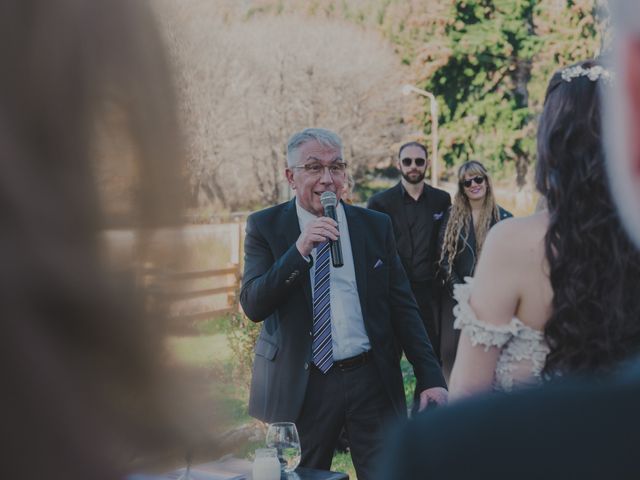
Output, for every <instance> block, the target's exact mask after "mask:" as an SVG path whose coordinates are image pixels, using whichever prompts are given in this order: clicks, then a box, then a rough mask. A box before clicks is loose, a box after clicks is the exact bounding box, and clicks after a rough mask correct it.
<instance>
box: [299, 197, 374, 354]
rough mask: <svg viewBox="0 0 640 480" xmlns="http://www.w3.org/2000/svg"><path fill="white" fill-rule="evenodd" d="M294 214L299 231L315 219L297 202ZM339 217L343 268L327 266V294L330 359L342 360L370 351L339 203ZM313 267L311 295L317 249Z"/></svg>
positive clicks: (345, 220)
mask: <svg viewBox="0 0 640 480" xmlns="http://www.w3.org/2000/svg"><path fill="white" fill-rule="evenodd" d="M296 212H297V214H298V223H299V225H300V231H303V230H304V228H305V227H306V226H307V225H308V224H309V222H311V221H313V220H314V219H315V218H316V216H315V215H313V214H312V213H310V212H308V211H307V210H305V209H304V208H303V207H302V206H301V205H300V203H298V200H297V199H296ZM336 214H337V217H338V230H339V231H340V243H341V244H342V257H343V261H344V265H343V266H342V267H340V268H334V266H333V264H331V263H330V264H329V266H330V269H331V273H330V276H329V278H330V282H331V286H330V293H329V295H330V296H331V307H330V308H331V340H332V344H333V359H334V360H342V359H345V358H350V357H354V356H356V355H359V354H361V353H362V352H366V351H367V350H370V349H371V344H370V343H369V337H368V336H367V332H366V330H365V328H364V320H363V319H362V309H361V308H360V296H359V295H358V286H357V284H356V270H355V268H354V265H353V252H352V251H351V238H350V237H349V225H348V224H347V217H346V215H345V213H344V207H343V206H342V203H339V204H338V206H337V208H336ZM311 256H312V257H313V265H314V266H313V267H312V268H311V270H310V271H309V275H310V276H311V291H312V292H313V285H314V274H315V267H316V261H315V260H316V249H315V248H314V249H313V251H312V252H311Z"/></svg>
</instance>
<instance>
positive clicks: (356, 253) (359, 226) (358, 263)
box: [343, 202, 367, 322]
mask: <svg viewBox="0 0 640 480" xmlns="http://www.w3.org/2000/svg"><path fill="white" fill-rule="evenodd" d="M343 206H344V213H345V215H346V217H347V223H348V224H349V238H350V240H351V254H352V256H353V268H354V270H355V272H356V285H357V286H358V297H359V298H360V308H361V310H362V318H363V319H366V318H367V311H366V310H367V308H366V307H367V246H366V241H365V235H364V233H365V232H366V226H365V225H364V224H363V222H362V219H361V218H360V215H358V211H357V210H356V209H355V208H354V207H352V206H351V205H348V204H346V203H344V202H343ZM365 322H366V320H365Z"/></svg>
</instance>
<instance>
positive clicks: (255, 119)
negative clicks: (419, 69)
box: [159, 0, 406, 209]
mask: <svg viewBox="0 0 640 480" xmlns="http://www.w3.org/2000/svg"><path fill="white" fill-rule="evenodd" d="M159 5H161V8H159V12H160V16H161V18H162V19H163V20H164V25H165V27H166V28H165V30H166V32H167V38H168V43H169V46H170V50H171V52H172V56H173V58H174V62H175V66H176V72H177V73H176V79H177V84H178V87H179V92H180V98H181V112H182V115H183V119H184V122H183V123H184V125H185V126H186V132H185V133H186V136H187V147H188V155H189V170H190V172H189V173H190V175H191V179H192V186H193V192H194V199H195V198H197V199H199V201H200V202H203V201H204V202H205V203H207V202H219V203H221V204H223V205H224V206H226V207H228V208H232V209H237V208H251V207H257V206H260V205H267V204H273V203H276V202H278V201H279V200H282V199H283V198H285V197H286V196H287V194H288V190H287V188H286V184H284V183H283V179H284V175H283V170H284V168H285V155H284V149H285V143H286V141H287V138H288V137H289V136H290V135H291V134H292V133H293V132H294V131H297V130H300V129H302V128H305V127H308V126H321V127H325V128H330V129H332V130H335V131H336V132H338V133H339V134H340V135H341V136H342V137H343V139H344V140H345V146H346V147H347V148H346V156H347V158H346V160H347V161H348V162H349V163H350V164H351V165H352V167H353V168H352V171H353V172H354V173H355V176H356V180H357V179H358V177H359V175H361V174H362V173H363V172H364V171H365V170H366V167H367V166H372V165H374V164H376V163H378V162H379V161H380V160H381V159H382V158H384V157H388V156H390V155H391V154H392V152H391V150H390V147H391V145H393V144H394V143H396V142H397V141H398V140H399V138H400V136H401V134H402V132H403V130H402V128H403V127H402V124H401V121H400V119H401V115H402V113H403V108H404V105H405V102H406V100H405V99H403V98H402V97H401V95H400V85H401V83H402V81H401V76H400V74H401V70H402V68H403V67H402V66H401V65H400V63H399V61H398V59H397V58H396V56H395V55H394V53H393V51H392V50H391V47H390V46H389V45H388V44H387V43H385V41H384V40H383V39H382V38H381V37H380V36H379V35H378V34H375V33H371V32H366V31H364V30H363V29H362V28H359V27H357V26H354V25H351V24H348V23H345V22H336V21H335V20H333V21H331V22H329V21H326V20H325V21H323V20H321V19H313V18H309V17H305V16H295V15H286V16H285V15H281V16H278V17H261V18H252V19H249V20H244V21H237V20H234V19H232V20H229V18H231V16H229V15H227V16H226V18H227V23H225V21H224V20H225V16H224V15H222V16H221V14H220V10H219V9H218V8H217V7H219V4H217V3H216V2H206V1H203V0H182V1H181V2H169V1H167V2H166V3H161V4H159ZM223 11H224V10H223ZM233 18H236V17H233Z"/></svg>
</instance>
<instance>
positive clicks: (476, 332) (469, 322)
mask: <svg viewBox="0 0 640 480" xmlns="http://www.w3.org/2000/svg"><path fill="white" fill-rule="evenodd" d="M464 280H465V283H460V284H458V285H455V286H454V287H453V297H454V298H455V300H456V301H457V302H458V304H457V305H456V306H455V307H454V309H453V315H454V316H455V321H454V322H453V328H456V329H458V330H461V331H463V332H464V333H465V334H467V336H468V337H469V339H470V340H471V344H472V345H474V346H475V345H484V347H485V350H489V348H491V347H497V348H502V347H503V346H504V345H505V344H506V343H507V342H508V341H509V340H510V339H511V338H512V337H513V335H515V334H516V333H517V331H518V327H519V326H518V323H519V322H520V321H519V320H518V319H517V318H513V319H512V320H511V322H510V323H508V324H506V325H493V324H490V323H486V322H482V321H480V320H478V317H476V314H475V312H474V311H473V310H472V308H471V305H470V304H469V298H470V297H471V286H472V284H473V278H471V277H466V278H465V279H464Z"/></svg>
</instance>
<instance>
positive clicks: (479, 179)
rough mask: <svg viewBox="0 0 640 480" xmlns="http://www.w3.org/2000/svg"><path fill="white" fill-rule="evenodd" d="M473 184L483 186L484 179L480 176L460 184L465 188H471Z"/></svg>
mask: <svg viewBox="0 0 640 480" xmlns="http://www.w3.org/2000/svg"><path fill="white" fill-rule="evenodd" d="M473 182H476V184H477V185H482V184H483V183H484V177H481V176H480V175H478V176H477V177H473V178H470V179H469V180H463V181H462V182H460V183H462V185H464V186H465V188H469V187H470V186H471V184H472V183H473Z"/></svg>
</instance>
